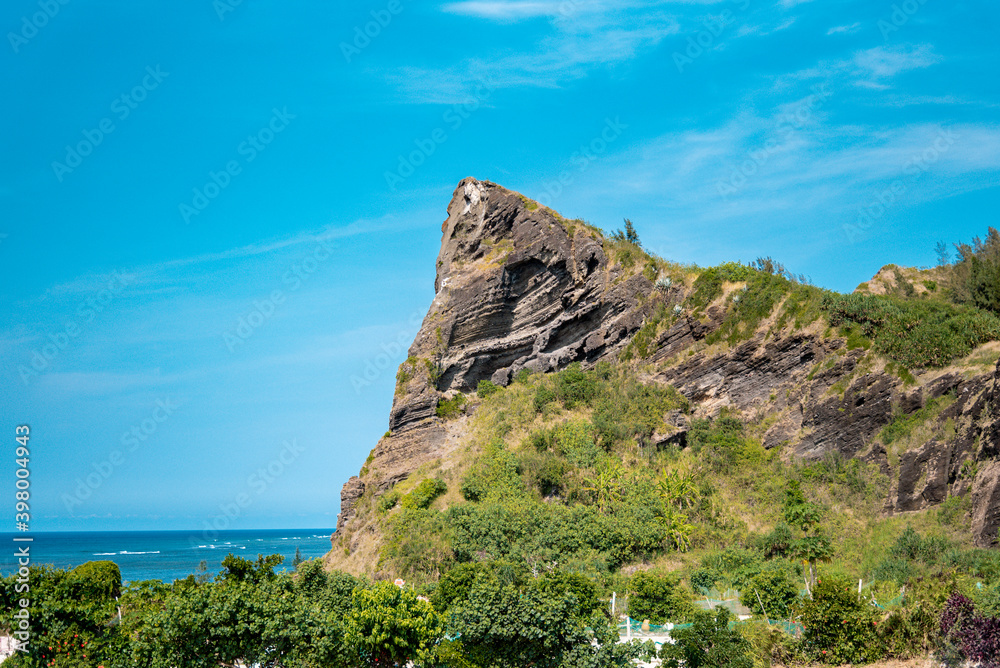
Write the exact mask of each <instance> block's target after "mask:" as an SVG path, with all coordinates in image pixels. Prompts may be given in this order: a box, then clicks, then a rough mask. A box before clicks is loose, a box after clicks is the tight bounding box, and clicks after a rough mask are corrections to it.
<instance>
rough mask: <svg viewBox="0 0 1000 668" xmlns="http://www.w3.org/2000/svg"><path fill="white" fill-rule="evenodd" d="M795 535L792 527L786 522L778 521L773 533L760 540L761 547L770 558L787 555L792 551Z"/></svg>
mask: <svg viewBox="0 0 1000 668" xmlns="http://www.w3.org/2000/svg"><path fill="white" fill-rule="evenodd" d="M794 542H795V536H793V535H792V529H791V527H789V526H788V525H787V524H785V523H784V522H778V524H776V525H775V527H774V529H772V530H771V533H769V534H767V535H765V536H764V537H763V538H761V540H760V549H761V552H763V553H764V556H765V557H767V558H768V559H773V558H775V557H787V556H788V555H789V554H791V552H792V543H794Z"/></svg>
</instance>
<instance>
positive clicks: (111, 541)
mask: <svg viewBox="0 0 1000 668" xmlns="http://www.w3.org/2000/svg"><path fill="white" fill-rule="evenodd" d="M332 533H333V530H332V529H330V530H326V529H292V530H288V529H266V530H257V531H252V530H248V531H219V532H213V534H214V535H212V536H206V535H205V533H204V532H202V531H79V532H78V531H72V532H71V531H65V532H45V533H32V534H10V533H0V574H3V575H10V574H11V573H13V572H15V571H16V570H17V557H15V556H14V552H15V545H16V546H17V547H21V546H24V545H30V546H31V563H32V564H47V565H51V566H55V567H57V568H73V567H76V566H79V565H80V564H83V563H86V562H88V561H104V560H107V561H113V562H115V563H116V564H118V567H119V568H120V569H121V572H122V581H123V582H137V581H140V580H161V581H163V582H172V581H173V580H176V579H178V578H185V577H187V576H188V575H191V574H192V573H194V572H195V570H196V569H197V568H198V565H199V564H200V563H201V562H202V561H205V562H206V567H207V568H208V572H209V573H211V574H213V575H214V574H215V573H218V572H219V571H220V570H222V566H221V563H222V560H223V559H224V558H225V557H226V555H227V554H229V553H232V554H235V555H236V556H239V557H243V558H244V559H250V560H256V559H257V555H258V554H263V555H265V556H267V555H270V554H280V555H282V556H284V557H285V561H284V563H283V564H282V565H281V567H279V570H280V569H291V568H292V560H293V559H294V557H295V549H296V548H298V549H299V551H300V552H301V554H302V558H304V559H311V558H314V557H321V556H323V555H324V554H326V553H327V552H329V551H330V534H332ZM25 536H30V537H31V538H33V539H34V540H33V541H32V542H31V543H24V542H18V543H15V542H14V541H13V539H14V538H24V537H25Z"/></svg>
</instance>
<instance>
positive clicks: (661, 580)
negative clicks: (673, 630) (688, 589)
mask: <svg viewBox="0 0 1000 668" xmlns="http://www.w3.org/2000/svg"><path fill="white" fill-rule="evenodd" d="M680 582H681V579H680V577H679V576H678V575H677V574H675V573H657V572H654V571H639V572H638V573H636V574H635V575H633V576H632V578H631V580H629V592H630V593H629V599H628V614H629V617H631V618H632V619H648V620H649V621H651V622H652V623H654V624H666V623H667V622H681V621H684V620H685V619H687V618H688V617H690V616H691V614H692V612H693V610H694V608H693V606H692V605H691V599H690V597H689V596H688V595H687V594H686V593H685V592H684V590H683V589H682V588H681V586H680Z"/></svg>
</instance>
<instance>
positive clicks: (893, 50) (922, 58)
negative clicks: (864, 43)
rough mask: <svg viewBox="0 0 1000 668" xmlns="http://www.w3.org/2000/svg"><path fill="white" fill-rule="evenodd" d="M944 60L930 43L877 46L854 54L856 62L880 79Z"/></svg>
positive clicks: (858, 65)
mask: <svg viewBox="0 0 1000 668" xmlns="http://www.w3.org/2000/svg"><path fill="white" fill-rule="evenodd" d="M942 60H943V58H942V57H941V56H940V55H938V54H936V53H935V52H934V47H933V46H931V45H930V44H917V45H906V44H904V45H901V46H895V47H888V46H877V47H875V48H874V49H868V50H867V51H859V52H858V53H856V54H855V55H854V64H855V65H856V66H857V67H859V68H860V69H862V70H865V71H867V72H869V73H870V74H871V76H873V77H876V78H878V79H884V78H887V77H892V76H895V75H897V74H899V73H900V72H906V71H907V70H915V69H922V68H925V67H930V66H931V65H935V64H937V63H939V62H941V61H942Z"/></svg>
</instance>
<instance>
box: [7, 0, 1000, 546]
mask: <svg viewBox="0 0 1000 668" xmlns="http://www.w3.org/2000/svg"><path fill="white" fill-rule="evenodd" d="M998 19H1000V5H997V4H996V3H993V2H987V1H986V0H983V1H981V2H968V1H966V2H952V3H945V2H942V1H941V0H923V1H921V0H908V1H907V2H902V3H893V2H884V3H883V2H871V1H864V2H861V1H857V2H855V1H850V0H843V1H828V2H824V1H822V0H813V1H812V2H808V1H807V2H801V1H796V0H778V1H776V2H775V1H766V2H765V1H764V0H736V1H733V0H725V1H722V2H711V1H700V2H699V1H693V0H692V1H688V2H652V1H650V2H631V1H627V0H626V1H622V2H606V1H605V0H553V1H550V0H531V1H520V0H512V1H507V2H501V1H458V2H443V3H442V2H421V3H417V2H413V1H412V0H392V1H390V0H386V1H384V2H383V1H382V0H374V1H372V2H354V1H348V2H340V3H327V2H291V3H279V2H275V1H273V0H252V1H251V0H246V1H243V2H238V3H237V2H236V0H217V1H215V2H213V1H212V0H198V1H197V2H195V1H192V0H172V1H171V2H166V1H156V0H149V1H147V2H141V3H136V2H124V1H120V2H111V1H108V0H105V1H98V2H90V3H84V2H80V1H79V0H77V1H72V0H40V1H39V0H34V1H31V0H12V1H11V2H6V3H4V4H3V7H2V8H0V27H2V28H3V32H4V33H5V35H6V36H5V39H4V41H3V44H0V59H2V60H3V63H2V67H0V87H2V90H3V91H4V93H5V97H6V100H7V102H6V104H4V105H3V107H2V108H0V118H2V120H3V132H2V139H0V155H2V156H3V160H2V161H0V211H2V214H0V216H2V217H0V272H2V279H0V304H2V308H0V359H2V365H0V405H2V408H3V411H2V416H3V419H2V424H0V434H7V435H8V440H9V442H10V443H11V448H12V447H13V438H14V427H15V425H17V424H20V423H25V422H26V423H29V424H30V425H31V427H32V432H33V433H32V441H31V443H32V446H33V448H32V464H31V476H32V477H31V482H32V490H33V492H34V496H33V498H32V510H31V512H32V528H33V529H34V530H61V529H74V530H84V529H95V530H97V529H101V530H106V529H155V528H164V529H203V528H204V527H206V526H211V525H212V524H213V523H215V525H216V526H217V527H221V526H222V525H225V526H226V528H233V529H246V528H255V527H283V526H285V527H287V526H296V527H332V526H333V525H334V523H335V518H336V513H337V511H338V506H339V494H340V488H341V485H342V484H343V483H344V481H345V480H346V479H347V477H348V476H350V475H352V474H354V473H356V472H357V471H358V469H359V468H360V466H361V464H362V463H363V461H364V459H365V457H366V456H367V454H368V452H369V450H370V449H371V447H372V446H373V445H374V444H375V442H376V440H377V439H378V437H379V436H380V435H381V434H382V433H383V432H384V431H385V429H386V425H387V420H388V411H389V406H390V403H391V398H392V386H393V376H394V373H395V367H396V365H397V364H398V363H399V362H400V361H402V359H403V356H404V355H403V349H405V347H406V346H408V345H409V342H410V341H411V340H412V336H413V334H414V333H415V331H416V328H417V326H418V323H419V320H420V318H422V316H423V314H424V312H425V311H426V309H427V307H428V305H429V304H430V301H431V299H432V297H433V276H434V259H435V257H436V253H437V249H438V245H439V243H440V224H441V221H442V220H443V219H444V217H445V206H446V205H447V203H448V201H449V198H450V196H451V193H452V191H453V189H454V187H455V185H456V184H457V183H458V181H459V180H460V179H462V178H463V177H465V176H476V177H477V178H481V179H490V180H493V181H496V182H498V183H501V184H503V185H505V186H507V187H509V188H512V189H516V190H519V191H521V192H523V193H525V194H527V195H529V196H531V197H535V198H537V199H539V200H540V201H542V202H544V203H546V204H549V205H550V206H552V207H553V208H555V209H557V210H559V211H560V212H561V213H563V214H564V215H566V216H569V217H574V218H575V217H579V218H584V219H586V220H588V221H590V222H591V223H593V224H595V225H597V226H599V227H603V228H605V229H613V228H616V227H618V226H619V225H620V224H621V220H622V218H623V217H626V216H627V217H629V218H630V219H632V220H633V221H634V222H635V226H636V228H637V230H638V232H639V234H640V237H641V238H642V240H643V242H644V243H645V245H646V246H647V247H648V248H649V249H651V250H652V251H654V252H656V253H658V254H660V255H662V256H664V257H666V258H668V259H673V260H677V261H681V262H696V263H698V264H702V265H708V264H714V263H718V262H721V261H726V260H743V261H749V260H752V259H753V258H755V257H757V256H758V255H772V256H774V257H776V258H778V259H780V260H781V261H782V262H784V263H785V264H786V265H787V266H788V267H789V268H790V269H792V270H793V271H795V272H796V273H803V274H806V275H808V276H810V277H811V278H812V280H813V281H814V282H816V283H817V284H818V285H822V286H824V287H829V288H833V289H838V290H850V289H853V287H854V286H855V285H857V284H858V283H859V282H861V281H863V280H865V279H866V278H868V277H870V276H871V275H872V274H873V273H874V272H875V271H877V270H878V268H879V267H880V266H882V265H883V264H886V263H889V262H895V263H898V264H906V265H931V264H933V263H934V261H935V258H934V252H933V246H934V243H935V242H937V241H939V240H944V241H948V242H952V241H960V240H965V241H967V240H969V239H971V237H973V236H974V235H980V234H983V233H984V232H985V230H986V226H987V225H996V224H997V219H996V214H995V212H996V210H997V205H998V204H1000V188H998V178H997V177H998V174H1000V123H998V120H997V119H998V117H1000V116H998V104H1000V77H997V76H996V73H997V71H1000V46H998V42H997V40H996V39H995V36H996V34H997V30H998V28H1000V20H998ZM366 31H367V33H368V34H367V35H366V34H365V33H366ZM11 452H12V450H11ZM12 459H13V457H12V456H5V457H3V458H0V480H7V481H8V484H10V485H11V489H13V480H14V478H13V475H14V474H13V468H14V464H13V462H12V461H11V460H12ZM269 469H270V472H268V471H269ZM238 501H239V503H238ZM234 504H235V505H234ZM0 530H6V529H3V528H0Z"/></svg>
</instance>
